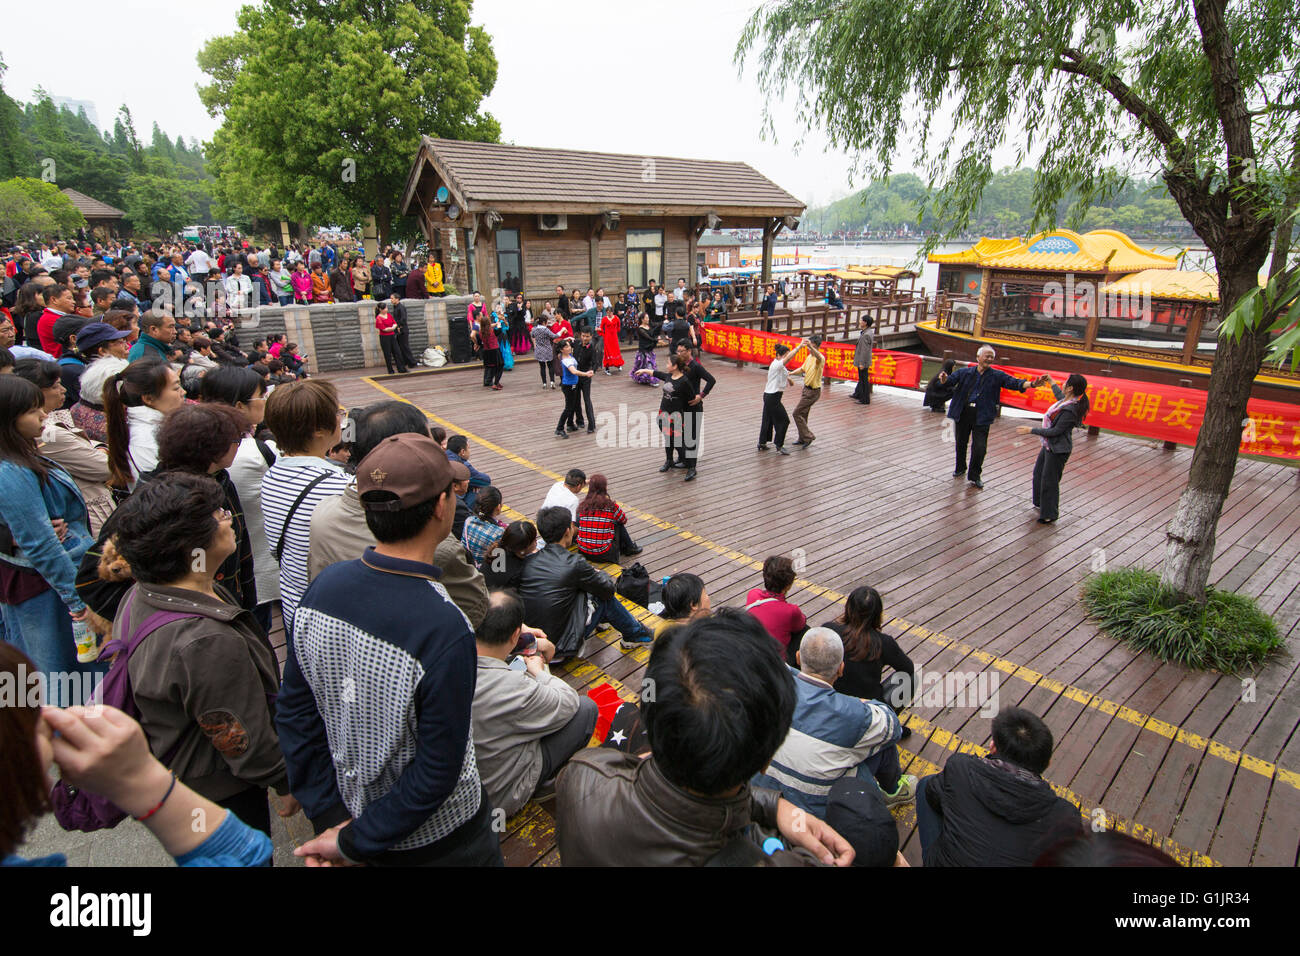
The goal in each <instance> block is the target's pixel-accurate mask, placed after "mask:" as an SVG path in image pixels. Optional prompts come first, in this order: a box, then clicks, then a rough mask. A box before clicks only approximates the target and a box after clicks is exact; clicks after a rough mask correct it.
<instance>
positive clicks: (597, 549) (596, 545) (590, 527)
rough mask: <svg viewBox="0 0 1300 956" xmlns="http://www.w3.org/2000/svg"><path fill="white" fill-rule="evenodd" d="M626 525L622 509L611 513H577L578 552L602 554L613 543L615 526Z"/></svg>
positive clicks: (625, 517) (625, 516)
mask: <svg viewBox="0 0 1300 956" xmlns="http://www.w3.org/2000/svg"><path fill="white" fill-rule="evenodd" d="M626 523H627V515H625V514H624V513H623V509H622V508H620V507H618V506H617V505H615V506H614V510H613V511H594V512H592V513H590V514H583V513H582V512H581V511H580V512H578V550H579V551H581V552H582V553H583V554H604V553H605V552H606V551H608V550H609V548H610V545H612V544H613V543H614V535H615V526H616V525H620V524H626Z"/></svg>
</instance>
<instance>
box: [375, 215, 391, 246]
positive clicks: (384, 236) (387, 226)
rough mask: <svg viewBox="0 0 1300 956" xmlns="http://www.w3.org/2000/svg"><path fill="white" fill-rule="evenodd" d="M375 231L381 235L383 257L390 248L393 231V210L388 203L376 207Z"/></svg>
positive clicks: (380, 243) (380, 242) (380, 244)
mask: <svg viewBox="0 0 1300 956" xmlns="http://www.w3.org/2000/svg"><path fill="white" fill-rule="evenodd" d="M375 229H376V230H377V231H378V233H379V240H378V241H379V254H380V255H383V254H384V249H386V248H387V247H388V236H389V233H391V232H392V231H393V210H392V207H391V206H389V204H388V203H386V202H382V203H379V205H377V206H376V207H375Z"/></svg>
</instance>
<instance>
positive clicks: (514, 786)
mask: <svg viewBox="0 0 1300 956" xmlns="http://www.w3.org/2000/svg"><path fill="white" fill-rule="evenodd" d="M523 624H524V604H523V602H522V601H520V600H519V598H518V597H516V596H515V594H514V593H512V592H510V591H493V592H492V593H491V594H490V595H489V597H488V608H487V614H486V615H485V616H484V618H483V622H482V623H481V624H480V625H479V626H478V628H477V629H476V630H475V632H474V641H475V643H476V644H477V646H478V682H477V684H476V685H475V687H474V753H475V754H476V755H477V757H478V772H479V776H481V777H482V778H483V786H485V787H487V792H488V796H489V797H491V798H492V805H493V806H494V807H497V808H499V809H501V810H504V811H505V812H506V814H507V815H508V816H514V815H515V814H516V813H518V812H519V811H520V810H521V809H522V808H523V806H524V804H525V803H527V802H528V800H529V798H530V797H532V796H533V795H534V794H535V793H537V791H538V787H539V786H545V785H546V784H548V783H549V782H550V781H551V779H552V778H553V777H554V776H555V775H556V773H558V772H559V769H560V768H561V767H563V766H564V763H565V761H567V760H568V759H569V758H570V757H572V756H573V755H574V754H575V753H577V752H578V751H579V750H581V749H582V748H583V747H585V746H587V743H588V741H590V740H591V735H592V732H593V731H594V730H595V729H596V716H597V707H596V702H595V701H594V700H592V699H591V698H590V697H587V696H586V695H585V694H584V695H579V694H578V692H577V691H575V690H574V689H573V688H572V687H570V686H569V685H568V684H566V683H564V681H562V680H560V679H559V678H558V677H552V676H551V673H550V671H548V670H547V669H546V661H545V660H544V659H543V658H542V656H541V655H540V654H530V655H528V656H526V657H514V650H515V646H516V645H517V644H518V642H519V638H520V636H521V635H522V633H523ZM510 660H514V661H516V662H518V663H522V665H523V666H522V667H518V669H516V668H517V664H515V665H512V664H509V663H507V662H508V661H510ZM539 795H540V794H539Z"/></svg>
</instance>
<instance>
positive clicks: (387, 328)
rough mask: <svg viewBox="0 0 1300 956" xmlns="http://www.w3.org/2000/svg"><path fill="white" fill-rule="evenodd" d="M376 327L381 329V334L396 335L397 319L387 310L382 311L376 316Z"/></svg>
mask: <svg viewBox="0 0 1300 956" xmlns="http://www.w3.org/2000/svg"><path fill="white" fill-rule="evenodd" d="M375 328H377V329H378V330H379V334H380V335H396V334H397V320H396V319H395V318H393V317H392V315H390V314H389V313H387V312H380V313H379V314H378V315H377V316H375Z"/></svg>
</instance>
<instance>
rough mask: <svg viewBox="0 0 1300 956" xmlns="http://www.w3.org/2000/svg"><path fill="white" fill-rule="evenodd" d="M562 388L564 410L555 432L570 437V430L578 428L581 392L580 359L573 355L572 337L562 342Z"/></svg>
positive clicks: (561, 436)
mask: <svg viewBox="0 0 1300 956" xmlns="http://www.w3.org/2000/svg"><path fill="white" fill-rule="evenodd" d="M588 374H590V373H588ZM560 388H561V389H562V390H563V391H564V411H563V412H561V413H560V423H559V424H558V425H556V426H555V434H556V435H558V436H559V437H560V438H568V437H569V435H568V433H569V432H576V431H577V430H578V399H579V396H580V394H581V393H580V392H579V390H578V360H577V359H575V358H574V357H573V341H572V340H571V339H565V340H564V341H563V342H561V343H560Z"/></svg>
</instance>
